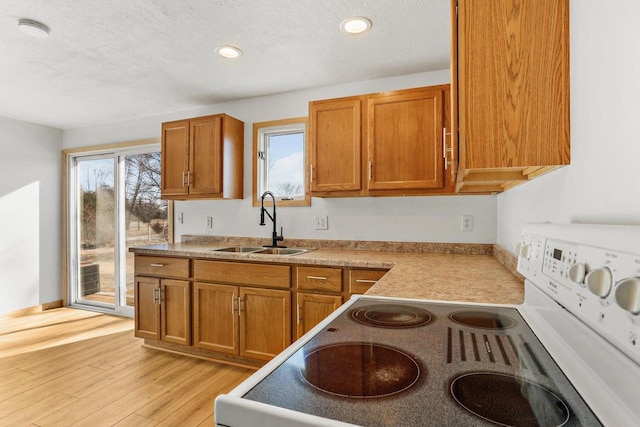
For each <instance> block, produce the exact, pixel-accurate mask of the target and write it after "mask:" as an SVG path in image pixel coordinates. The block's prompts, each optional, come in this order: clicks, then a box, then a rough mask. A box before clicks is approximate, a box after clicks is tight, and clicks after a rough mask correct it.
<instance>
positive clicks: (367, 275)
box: [349, 270, 387, 294]
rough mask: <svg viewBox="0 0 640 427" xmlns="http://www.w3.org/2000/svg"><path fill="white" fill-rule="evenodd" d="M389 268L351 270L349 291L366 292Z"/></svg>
mask: <svg viewBox="0 0 640 427" xmlns="http://www.w3.org/2000/svg"><path fill="white" fill-rule="evenodd" d="M386 272H387V270H351V271H349V293H350V294H364V293H365V292H367V291H368V290H369V288H370V287H372V286H373V285H375V283H376V282H377V281H378V280H379V279H380V278H381V277H382V276H384V275H385V273H386Z"/></svg>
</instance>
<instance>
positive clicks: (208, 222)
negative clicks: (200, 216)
mask: <svg viewBox="0 0 640 427" xmlns="http://www.w3.org/2000/svg"><path fill="white" fill-rule="evenodd" d="M207 228H213V217H211V216H208V217H207Z"/></svg>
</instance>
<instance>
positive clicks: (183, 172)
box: [182, 171, 186, 187]
mask: <svg viewBox="0 0 640 427" xmlns="http://www.w3.org/2000/svg"><path fill="white" fill-rule="evenodd" d="M185 172H186V171H182V186H183V187H186V185H185V182H184V174H185Z"/></svg>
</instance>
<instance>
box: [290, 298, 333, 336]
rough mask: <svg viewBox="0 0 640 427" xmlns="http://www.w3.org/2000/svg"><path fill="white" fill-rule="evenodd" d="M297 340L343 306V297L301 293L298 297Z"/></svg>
mask: <svg viewBox="0 0 640 427" xmlns="http://www.w3.org/2000/svg"><path fill="white" fill-rule="evenodd" d="M297 300H298V301H297V316H298V319H297V322H296V323H297V325H298V327H297V338H300V337H301V336H302V335H304V334H306V333H307V332H309V331H310V330H311V328H313V327H314V326H316V325H317V324H318V323H320V322H321V321H322V320H323V319H325V318H326V317H327V316H328V315H330V314H331V313H333V312H334V311H335V310H336V309H337V308H338V307H340V305H342V297H341V296H337V295H319V294H307V293H299V294H298V296H297Z"/></svg>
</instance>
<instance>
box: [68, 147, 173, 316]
mask: <svg viewBox="0 0 640 427" xmlns="http://www.w3.org/2000/svg"><path fill="white" fill-rule="evenodd" d="M158 148H159V147H157V146H153V147H148V146H147V147H142V148H140V147H138V148H132V149H128V150H120V151H117V152H102V153H80V154H77V155H73V156H70V157H69V163H68V168H69V169H68V176H69V196H70V197H69V206H68V211H69V215H68V218H69V227H68V230H69V233H68V239H69V240H68V248H69V253H70V256H69V259H68V269H67V271H68V272H69V277H68V279H69V280H68V283H69V289H68V295H69V301H70V303H71V305H72V306H79V307H85V308H91V309H96V310H100V311H105V312H117V313H119V314H124V315H129V316H131V315H133V306H134V292H133V284H134V270H133V254H132V253H129V247H131V246H138V245H145V244H150V243H165V242H167V240H168V232H167V230H168V223H167V213H168V212H167V210H168V209H167V202H166V201H164V200H160V152H159V151H158Z"/></svg>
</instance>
